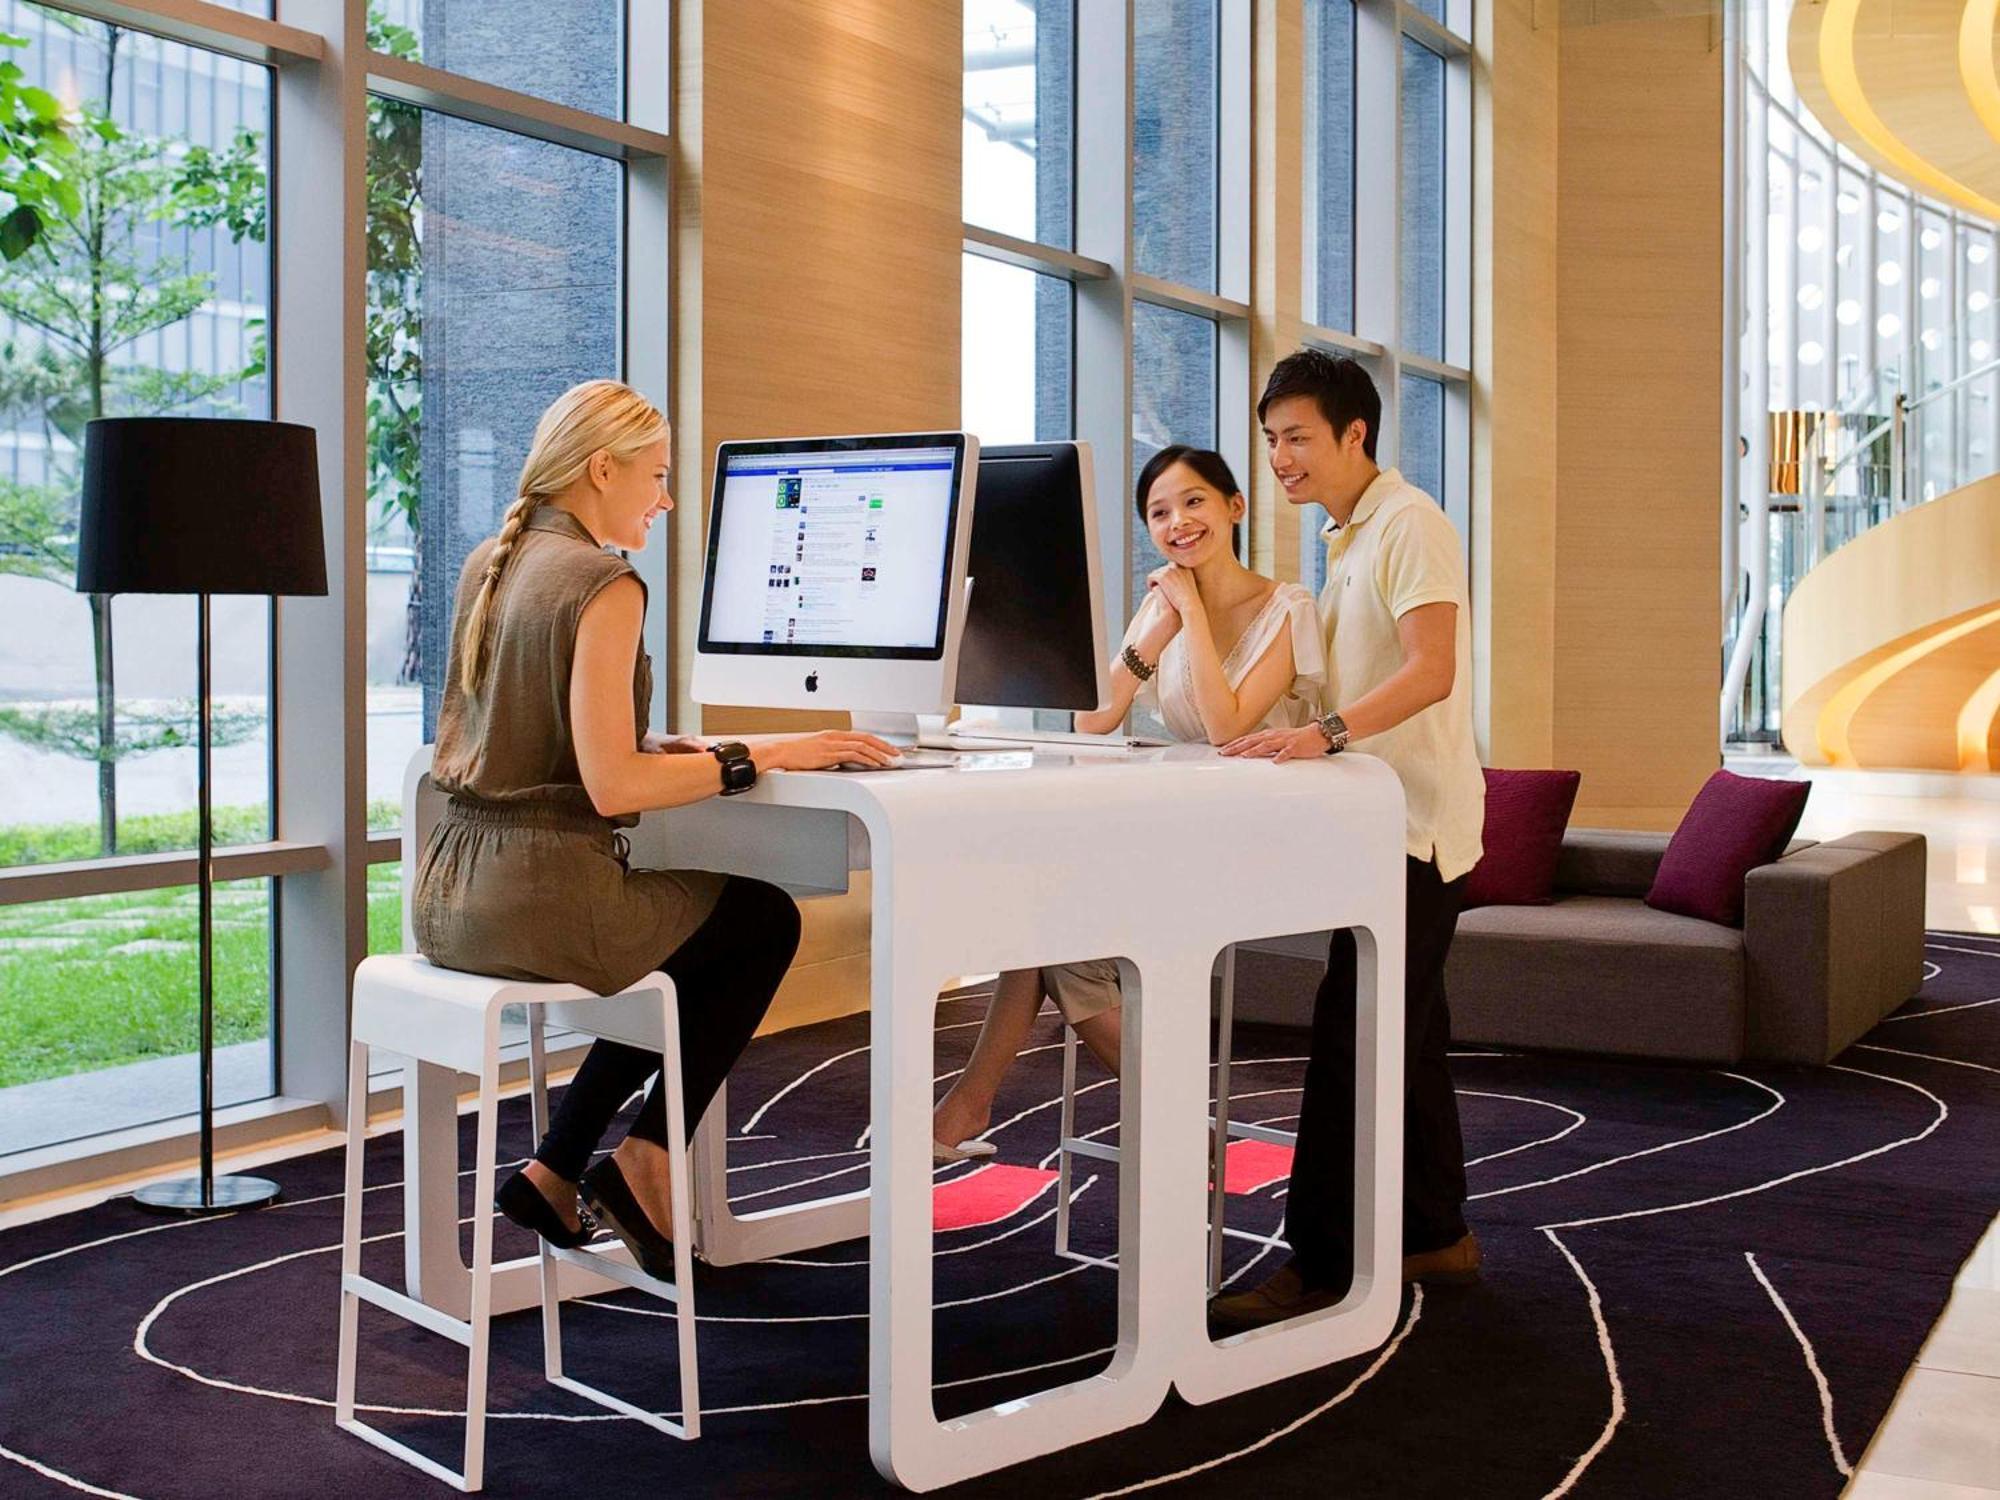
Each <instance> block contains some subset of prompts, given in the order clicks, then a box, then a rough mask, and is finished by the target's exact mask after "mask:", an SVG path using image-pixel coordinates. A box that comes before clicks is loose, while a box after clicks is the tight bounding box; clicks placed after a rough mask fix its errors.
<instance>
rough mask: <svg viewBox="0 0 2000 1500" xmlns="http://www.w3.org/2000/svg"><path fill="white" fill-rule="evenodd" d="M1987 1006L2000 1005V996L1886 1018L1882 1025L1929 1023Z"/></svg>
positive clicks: (1936, 1006)
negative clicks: (1940, 1017) (1937, 1017)
mask: <svg viewBox="0 0 2000 1500" xmlns="http://www.w3.org/2000/svg"><path fill="white" fill-rule="evenodd" d="M1985 1005H2000V995H1995V996H1994V997H1993V998H1992V999H1991V1000H1968V1001H1966V1002H1965V1003H1964V1004H1962V1005H1935V1006H1932V1007H1931V1008H1930V1009H1929V1010H1917V1011H1911V1012H1910V1014H1908V1015H1907V1016H1884V1017H1883V1018H1882V1024H1883V1025H1884V1026H1887V1025H1888V1024H1889V1023H1890V1022H1891V1021H1928V1020H1929V1019H1930V1018H1931V1017H1932V1016H1948V1015H1950V1014H1951V1013H1952V1012H1953V1011H1958V1010H1978V1009H1979V1008H1980V1007H1981V1006H1985Z"/></svg>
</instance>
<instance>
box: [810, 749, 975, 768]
mask: <svg viewBox="0 0 2000 1500" xmlns="http://www.w3.org/2000/svg"><path fill="white" fill-rule="evenodd" d="M958 763H959V756H958V755H957V753H956V752H954V751H950V750H905V751H904V752H903V753H902V754H901V755H899V756H897V757H896V763H895V764H894V765H892V766H877V765H869V764H866V763H864V762H861V761H846V762H843V763H842V764H840V765H838V766H835V767H834V768H833V769H834V770H836V771H856V772H858V771H949V770H951V769H952V768H953V767H955V766H956V765H957V764H958Z"/></svg>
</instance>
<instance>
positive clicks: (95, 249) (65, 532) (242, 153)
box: [0, 23, 265, 854]
mask: <svg viewBox="0 0 2000 1500" xmlns="http://www.w3.org/2000/svg"><path fill="white" fill-rule="evenodd" d="M79 24H80V23H79ZM104 35H105V47H104V74H103V84H102V89H103V92H102V98H101V102H100V101H98V100H92V101H90V102H88V103H86V104H84V105H83V106H82V108H81V109H80V111H79V112H78V123H79V127H80V128H79V129H78V130H77V133H76V142H77V149H76V151H75V153H74V155H73V156H72V157H71V158H70V160H69V161H68V163H67V172H68V182H69V184H70V186H71V187H72V188H73V189H74V197H73V199H69V200H64V199H59V200H56V201H52V202H51V203H50V204H49V205H46V206H45V208H44V210H43V214H42V231H41V233H40V235H39V236H38V238H37V240H36V242H35V244H34V246H33V248H32V249H31V250H29V251H27V252H25V253H24V254H23V255H22V256H20V257H19V258H18V259H17V260H16V261H15V262H14V263H13V264H12V265H10V266H9V267H8V269H7V271H6V274H5V276H4V278H0V314H4V315H6V316H8V317H11V318H12V319H14V320H15V322H16V323H17V324H18V325H20V326H22V327H24V328H26V329H28V330H30V331H31V332H32V333H33V334H34V335H36V338H35V340H34V342H33V343H32V344H24V345H21V346H15V345H9V346H7V347H5V348H0V406H4V407H5V408H10V409H13V410H15V411H27V412H29V413H32V414H33V416H34V417H35V418H36V419H37V420H39V421H40V422H41V424H42V426H43V428H44V431H45V432H46V433H47V434H48V435H49V436H50V438H51V439H55V438H58V437H59V438H62V439H66V440H67V444H68V451H69V453H70V454H72V455H76V454H80V453H81V452H82V447H83V429H84V425H85V424H86V423H88V422H90V421H91V420H93V419H95V418H97V417H104V416H152V415H159V414H161V413H166V412H173V411H179V410H184V409H186V408H188V407H191V406H194V405H196V404H197V403H202V402H208V403H211V404H220V403H221V401H222V398H223V397H224V393H225V392H227V391H228V390H229V388H230V387H231V386H233V385H235V384H237V383H238V382H239V381H240V380H242V379H244V378H246V377H247V376H249V375H251V374H254V373H255V367H256V365H258V364H261V355H259V356H258V358H257V359H256V361H255V362H253V366H252V368H250V369H245V370H231V371H222V372H216V373H203V372H199V371H186V370H170V369H167V368H164V367H162V366H159V365H149V364H146V363H143V362H141V361H138V360H135V359H133V358H131V357H130V352H129V351H130V350H131V347H132V346H133V345H134V344H135V343H136V342H137V341H138V340H140V339H142V338H144V337H146V336H147V335H148V334H153V333H158V332H160V331H161V330H163V329H166V328H170V327H172V326H173V325H174V324H176V323H179V322H180V321H181V320H182V319H184V318H186V317H188V316H189V315H191V314H192V313H194V312H196V311H198V310H200V309H201V308H202V307H203V306H205V305H206V304H207V303H208V302H209V300H210V298H211V297H212V296H213V294H214V278H213V276H212V275H210V274H209V273H208V272H205V271H198V270H195V269H194V268H193V266H192V265H191V263H190V262H189V260H188V258H187V257H185V256H180V255H175V254H172V253H167V252H163V251H160V250H158V249H156V248H154V245H153V243H151V242H152V241H154V240H157V239H160V238H163V237H164V236H162V235H161V233H160V231H161V230H163V229H164V230H166V231H199V230H206V229H212V228H217V227H220V228H222V229H224V230H226V232H227V233H228V234H229V235H230V236H231V238H232V239H235V240H238V241H241V240H246V239H249V240H260V241H261V240H262V239H263V238H264V234H265V220H264V203H265V191H264V171H263V165H262V144H261V141H260V139H259V137H258V136H257V134H256V133H255V132H252V131H239V132H237V134H236V137H235V139H234V140H233V141H231V143H230V144H229V145H228V146H227V147H226V148H224V149H222V150H220V151H217V150H211V149H209V148H206V147H201V146H191V145H189V144H188V143H187V142H186V141H184V140H181V139H178V138H172V137H157V136H147V135H143V134H139V133H137V132H131V131H127V130H126V129H124V128H123V127H122V126H120V125H119V124H118V123H117V121H116V120H114V119H113V118H112V117H111V113H110V108H111V106H110V101H111V99H112V98H113V97H114V95H113V90H114V86H115V84H116V82H117V73H118V52H119V46H120V42H121V40H122V39H123V37H124V32H123V30H122V29H121V28H119V27H115V26H113V27H109V28H106V31H105V33H104ZM57 451H60V450H59V448H58V446H57V445H56V444H55V443H54V442H53V441H52V442H51V452H57ZM74 462H75V461H74V458H72V459H70V460H69V461H68V462H67V463H66V464H65V465H64V466H63V467H61V468H59V469H58V470H57V472H56V473H55V474H54V475H53V476H52V478H51V480H50V482H49V483H47V484H42V485H21V484H17V483H13V482H5V483H0V571H4V572H9V573H16V574H25V575H27V576H30V577H36V578H43V579H48V580H50V581H52V582H57V583H64V584H66V583H68V582H69V581H70V579H71V578H73V577H74V569H75V561H76V559H75V546H76V540H75V529H76V506H77V475H76V474H75V472H74ZM90 616H91V644H92V652H93V657H94V665H95V676H96V708H95V715H94V719H95V723H94V731H95V732H94V734H93V735H92V736H91V737H90V739H89V742H88V744H87V745H85V746H83V747H81V748H82V749H85V750H87V751H88V755H87V758H90V759H94V760H95V761H96V762H97V792H98V838H99V844H100V848H101V852H102V853H104V854H112V853H115V852H117V843H118V782H117V762H118V760H119V759H120V758H121V757H122V756H125V755H130V754H136V753H140V752H142V751H144V750H146V749H159V748H162V747H163V746H164V745H166V744H170V743H175V742H176V741H174V740H172V739H170V738H162V736H163V735H164V734H166V733H167V732H168V730H169V729H171V728H172V725H173V724H174V723H178V722H180V721H179V720H178V719H176V718H175V716H174V715H172V714H169V715H167V716H166V718H167V720H168V721H170V722H168V723H166V724H165V725H154V726H153V727H152V728H151V729H145V728H143V727H142V729H141V732H139V733H122V734H121V732H120V729H119V724H118V701H117V683H116V670H115V659H114V653H113V649H112V634H111V600H110V597H109V596H107V595H101V594H94V595H91V596H90ZM75 730H76V725H75V723H74V721H73V719H72V718H69V717H66V716H65V714H64V711H62V710H47V711H44V712H40V713H35V712H17V713H15V714H14V715H12V716H10V717H8V718H4V719H0V733H5V734H8V735H9V736H11V737H14V738H18V739H22V740H24V741H26V742H27V743H30V744H34V745H37V746H40V747H43V748H60V747H62V746H65V745H73V744H76V742H77V736H76V733H75ZM176 732H177V731H176Z"/></svg>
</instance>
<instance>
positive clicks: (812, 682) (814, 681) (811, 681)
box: [806, 672, 819, 693]
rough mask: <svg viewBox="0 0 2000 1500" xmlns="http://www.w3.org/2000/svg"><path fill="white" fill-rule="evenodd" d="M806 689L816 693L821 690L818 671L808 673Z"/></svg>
mask: <svg viewBox="0 0 2000 1500" xmlns="http://www.w3.org/2000/svg"><path fill="white" fill-rule="evenodd" d="M806 691H807V692H809V693H816V692H818V691H819V673H817V672H808V673H806Z"/></svg>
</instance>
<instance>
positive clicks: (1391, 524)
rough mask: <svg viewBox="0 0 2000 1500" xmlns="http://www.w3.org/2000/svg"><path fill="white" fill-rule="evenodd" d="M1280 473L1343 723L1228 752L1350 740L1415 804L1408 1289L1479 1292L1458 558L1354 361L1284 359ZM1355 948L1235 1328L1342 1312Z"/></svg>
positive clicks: (1478, 821) (1477, 801)
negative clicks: (1264, 1273)
mask: <svg viewBox="0 0 2000 1500" xmlns="http://www.w3.org/2000/svg"><path fill="white" fill-rule="evenodd" d="M1257 416H1258V420H1259V421H1260V422H1262V423H1263V427H1264V439H1265V443H1266V445H1267V446H1268V448H1269V452H1270V460H1271V470H1272V472H1273V473H1274V474H1276V475H1277V478H1278V483H1279V484H1280V485H1281V486H1282V487H1283V490H1284V493H1285V498H1286V499H1287V500H1289V501H1290V502H1291V503H1292V504H1294V505H1305V504H1309V503H1313V502H1317V503H1318V504H1320V505H1323V506H1325V507H1326V510H1327V513H1328V514H1329V515H1330V516H1332V518H1333V522H1332V524H1331V525H1330V526H1328V527H1327V528H1326V533H1325V534H1326V538H1327V574H1326V588H1325V590H1324V591H1323V592H1322V593H1321V595H1320V601H1319V608H1320V620H1321V624H1322V625H1323V627H1324V628H1325V629H1326V631H1327V632H1328V636H1329V639H1328V645H1327V662H1328V671H1327V688H1326V703H1325V704H1324V705H1323V706H1324V707H1326V708H1328V709H1329V710H1331V712H1329V713H1327V714H1326V715H1325V716H1324V717H1323V718H1321V719H1319V720H1318V721H1316V722H1314V723H1311V724H1308V725H1306V726H1305V727H1304V728H1302V729H1272V730H1266V731H1263V732H1261V733H1258V734H1253V735H1248V736H1246V737H1245V738H1243V739H1240V740H1237V741H1236V742H1235V743H1233V744H1231V745H1229V746H1227V747H1226V748H1225V750H1224V753H1225V754H1229V755H1256V756H1268V757H1271V758H1273V759H1276V760H1280V761H1284V760H1294V759H1298V758H1300V757H1304V756H1320V755H1332V754H1338V753H1339V752H1340V751H1342V750H1344V749H1347V748H1348V747H1349V746H1350V745H1351V746H1352V747H1353V748H1355V749H1357V750H1365V751H1366V752H1367V753H1368V754H1370V755H1377V756H1380V757H1381V758H1382V759H1383V760H1385V761H1387V762H1388V763H1389V765H1390V766H1391V767H1393V768H1394V769H1395V771H1396V774H1397V775H1398V776H1399V777H1401V778H1402V782H1403V793H1404V797H1405V799H1406V801H1407V803H1408V807H1409V827H1408V841H1407V847H1406V853H1407V855H1408V858H1407V859H1406V861H1405V867H1404V876H1405V889H1406V893H1407V897H1408V906H1407V914H1406V934H1405V942H1404V954H1405V957H1404V995H1403V1005H1404V1011H1403V1014H1404V1044H1403V1045H1404V1079H1403V1083H1404V1113H1403V1277H1404V1279H1405V1280H1406V1281H1452V1282H1467V1281H1473V1280H1476V1279H1477V1278H1478V1275H1479V1264H1480V1255H1479V1241H1478V1240H1477V1239H1476V1238H1475V1237H1474V1236H1473V1235H1472V1233H1471V1231H1470V1230H1468V1229H1467V1228H1466V1224H1465V1217H1464V1212H1463V1209H1464V1203H1465V1146H1464V1142H1463V1141H1462V1140H1461V1138H1460V1136H1459V1128H1458V1100H1457V1097H1456V1095H1455V1094H1454V1093H1453V1092H1452V1083H1451V1073H1450V1071H1449V1068H1448V1066H1447V1064H1446V1061H1445V1054H1446V1048H1447V1046H1448V1045H1449V1043H1450V1040H1451V1016H1450V1012H1449V1010H1448V1009H1447V1007H1446V1004H1445V993H1444V965H1445V957H1446V955H1447V954H1448V953H1449V952H1450V951H1451V940H1452V934H1453V933H1454V931H1455V930H1456V929H1457V926H1458V911H1459V898H1460V894H1461V892H1462V891H1463V888H1464V883H1465V876H1466V874H1467V872H1468V871H1470V870H1471V869H1472V867H1473V865H1475V864H1476V863H1478V861H1479V854H1480V830H1481V827H1482V825H1483V823H1484V821H1485V805H1486V782H1485V776H1484V773H1482V772H1481V770H1480V768H1479V756H1478V752H1477V751H1476V750H1475V748H1474V746H1473V739H1472V707H1471V703H1472V692H1471V688H1472V671H1471V668H1472V646H1471V629H1470V624H1469V622H1468V618H1467V615H1468V610H1467V600H1466V579H1465V561H1464V554H1463V552H1462V551H1461V549H1460V546H1459V541H1458V533H1457V532H1456V531H1455V530H1454V529H1453V527H1452V524H1451V521H1450V520H1449V519H1448V518H1447V517H1446V516H1445V513H1444V512H1443V511H1442V510H1440V509H1439V508H1438V504H1437V502H1436V501H1435V500H1433V499H1432V498H1431V497H1430V496H1429V495H1426V494H1425V493H1424V492H1423V491H1422V490H1420V489H1418V488H1417V487H1416V486H1415V485H1413V484H1411V483H1409V481H1407V480H1406V479H1404V478H1403V476H1402V475H1401V474H1400V473H1399V472H1398V471H1396V470H1395V469H1389V470H1386V471H1384V470H1382V469H1379V468H1377V467H1376V464H1375V435H1376V432H1377V429H1378V428H1379V427H1380V425H1381V419H1382V398H1381V396H1380V394H1379V393H1378V392H1377V391H1376V389H1375V383H1374V381H1372V380H1371V379H1370V378H1369V376H1368V372H1367V371H1366V370H1364V369H1362V367H1361V366H1360V365H1359V364H1357V363H1356V362H1355V361H1353V360H1351V359H1339V358H1335V357H1333V356H1331V355H1327V354H1323V353H1320V352H1319V351H1318V350H1312V349H1307V350H1302V351H1300V352H1299V353H1297V354H1294V355H1291V356H1290V357H1289V358H1286V359H1282V360H1280V361H1279V362H1278V364H1277V367H1276V368H1275V369H1273V370H1272V372H1271V378H1270V381H1269V383H1268V384H1266V386H1265V387H1264V396H1263V399H1262V400H1261V401H1260V402H1259V403H1258V406H1257ZM1354 987H1355V945H1354V937H1353V934H1352V933H1349V932H1337V933H1335V934H1334V936H1333V943H1332V948H1331V951H1330V952H1329V954H1328V958H1327V970H1326V977H1325V978H1324V979H1323V980H1322V981H1321V982H1320V989H1319V996H1318V999H1317V1001H1316V1002H1315V1004H1314V1008H1313V1032H1312V1048H1311V1060H1310V1061H1309V1062H1308V1063H1307V1065H1306V1078H1305V1090H1304V1100H1303V1102H1302V1104H1301V1107H1300V1114H1299V1135H1298V1148H1297V1151H1296V1153H1295V1154H1294V1156H1293V1159H1292V1180H1291V1189H1290V1192H1289V1193H1288V1195H1287V1200H1286V1204H1285V1222H1286V1237H1287V1239H1288V1240H1289V1241H1290V1244H1291V1247H1292V1256H1291V1259H1290V1260H1289V1261H1288V1262H1286V1264H1285V1265H1284V1266H1283V1267H1281V1268H1280V1269H1279V1270H1278V1272H1277V1273H1276V1274H1275V1275H1274V1276H1272V1277H1271V1278H1270V1279H1269V1280H1267V1281H1266V1282H1264V1283H1263V1285H1261V1286H1258V1287H1255V1288H1253V1289H1252V1290H1250V1291H1247V1292H1242V1293H1238V1294H1236V1295H1233V1296H1228V1297H1219V1298H1217V1299H1216V1300H1215V1301H1214V1302H1212V1303H1211V1304H1210V1314H1211V1317H1212V1319H1213V1321H1214V1322H1215V1323H1217V1324H1218V1325H1220V1326H1221V1327H1224V1328H1229V1329H1239V1328H1255V1327H1260V1326H1262V1325H1264V1324H1267V1323H1275V1322H1279V1321H1282V1320H1283V1319H1286V1318H1293V1317H1297V1316H1299V1315H1301V1314H1303V1313H1308V1312H1313V1311H1316V1310H1317V1309H1319V1308H1322V1307H1330V1306H1332V1305H1333V1304H1334V1303H1335V1302H1338V1301H1339V1300H1340V1299H1341V1297H1342V1296H1344V1295H1345V1294H1346V1291H1347V1288H1348V1285H1349V1284H1350V1282H1351V1281H1352V1280H1353V1273H1354V1266H1353V1249H1354V1247H1353V1204H1354V1019H1355V1011H1354V1006H1355V997H1354Z"/></svg>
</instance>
